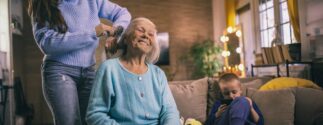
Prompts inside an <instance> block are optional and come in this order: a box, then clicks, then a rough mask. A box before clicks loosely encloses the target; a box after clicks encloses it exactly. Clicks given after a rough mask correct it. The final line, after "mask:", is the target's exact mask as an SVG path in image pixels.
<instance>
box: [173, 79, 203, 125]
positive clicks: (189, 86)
mask: <svg viewBox="0 0 323 125" xmlns="http://www.w3.org/2000/svg"><path fill="white" fill-rule="evenodd" d="M173 83H176V82H170V84H169V87H170V89H171V91H172V94H173V96H174V99H175V102H176V105H177V108H178V110H179V112H180V113H181V116H183V117H184V118H195V119H197V120H199V121H201V122H204V121H205V120H206V114H207V113H206V107H207V91H208V81H207V78H203V79H199V80H195V81H192V82H186V83H181V84H173ZM177 83H178V82H177Z"/></svg>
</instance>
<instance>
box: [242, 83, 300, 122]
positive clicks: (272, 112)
mask: <svg viewBox="0 0 323 125" xmlns="http://www.w3.org/2000/svg"><path fill="white" fill-rule="evenodd" d="M246 91H247V94H246V95H247V96H248V97H250V98H251V99H252V100H253V101H255V102H256V104H257V105H258V107H259V109H260V111H261V112H262V114H263V116H264V121H265V125H293V124H294V112H295V111H294V108H295V95H294V93H295V91H294V89H281V90H269V91H258V90H255V89H250V88H247V90H246Z"/></svg>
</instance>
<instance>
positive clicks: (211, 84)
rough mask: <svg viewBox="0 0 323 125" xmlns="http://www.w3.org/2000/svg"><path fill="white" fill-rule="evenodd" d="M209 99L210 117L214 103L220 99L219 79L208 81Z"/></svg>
mask: <svg viewBox="0 0 323 125" xmlns="http://www.w3.org/2000/svg"><path fill="white" fill-rule="evenodd" d="M207 95H208V98H207V115H209V113H210V111H211V110H212V107H213V105H214V102H215V101H216V100H217V99H219V98H220V95H221V92H220V87H219V83H218V78H209V79H208V93H207Z"/></svg>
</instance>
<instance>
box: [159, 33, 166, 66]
mask: <svg viewBox="0 0 323 125" xmlns="http://www.w3.org/2000/svg"><path fill="white" fill-rule="evenodd" d="M157 42H158V44H159V47H160V55H159V60H158V62H157V63H156V65H169V34H168V33H167V32H162V33H157Z"/></svg>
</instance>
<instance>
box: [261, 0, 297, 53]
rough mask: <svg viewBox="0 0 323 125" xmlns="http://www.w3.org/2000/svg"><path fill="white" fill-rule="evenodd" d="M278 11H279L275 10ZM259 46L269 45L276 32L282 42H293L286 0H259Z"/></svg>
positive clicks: (294, 40)
mask: <svg viewBox="0 0 323 125" xmlns="http://www.w3.org/2000/svg"><path fill="white" fill-rule="evenodd" d="M276 11H279V12H276ZM259 18H260V36H261V47H270V46H271V41H272V40H273V39H274V38H275V37H276V34H275V33H276V28H275V24H277V26H279V27H278V29H280V30H278V31H277V32H278V33H279V34H280V38H281V40H282V41H283V43H284V44H290V43H295V42H296V39H295V37H294V35H293V28H292V27H291V25H290V21H289V15H288V9H287V0H259Z"/></svg>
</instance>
